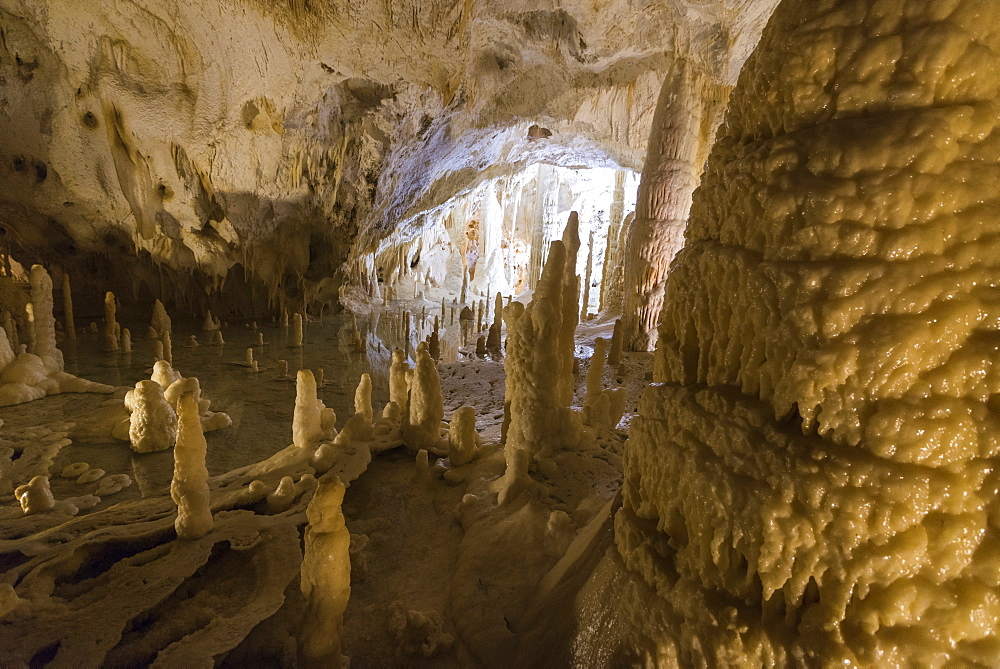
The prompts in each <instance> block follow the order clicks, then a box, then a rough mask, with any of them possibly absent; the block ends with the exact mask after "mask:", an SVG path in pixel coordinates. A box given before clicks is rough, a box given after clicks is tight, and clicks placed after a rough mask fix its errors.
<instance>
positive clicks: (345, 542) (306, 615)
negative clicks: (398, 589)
mask: <svg viewBox="0 0 1000 669" xmlns="http://www.w3.org/2000/svg"><path fill="white" fill-rule="evenodd" d="M344 491H345V487H344V484H343V483H341V482H340V479H339V478H336V477H332V478H321V479H320V480H319V485H318V486H317V487H316V490H315V491H314V492H313V497H312V500H310V502H309V506H308V507H306V519H307V520H308V521H309V524H308V525H306V531H305V541H304V543H305V547H304V552H303V556H302V569H301V578H300V583H301V588H302V595H303V597H305V600H306V605H305V611H303V614H302V622H301V623H300V624H299V635H298V664H299V665H300V666H303V667H322V668H324V669H327V668H329V667H342V666H345V665H346V663H345V662H344V659H343V658H342V656H341V654H340V648H341V632H342V629H343V624H344V610H345V609H346V608H347V602H348V599H349V598H350V596H351V556H350V545H351V534H350V532H348V531H347V526H346V524H345V520H344V513H343V511H342V510H341V505H342V504H343V502H344Z"/></svg>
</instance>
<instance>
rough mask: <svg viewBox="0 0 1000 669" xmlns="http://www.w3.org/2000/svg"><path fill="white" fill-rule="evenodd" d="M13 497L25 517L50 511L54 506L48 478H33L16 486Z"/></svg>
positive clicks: (54, 502) (54, 501)
mask: <svg viewBox="0 0 1000 669" xmlns="http://www.w3.org/2000/svg"><path fill="white" fill-rule="evenodd" d="M14 497H15V498H16V499H17V501H18V502H19V503H20V504H21V510H22V511H23V512H24V515H26V516H29V515H31V514H35V513H45V512H47V511H52V509H54V508H55V506H56V500H55V498H54V497H53V496H52V489H51V488H50V487H49V477H48V476H35V477H34V478H32V479H31V480H30V481H28V482H27V483H25V484H24V485H21V486H18V487H17V488H16V489H15V490H14Z"/></svg>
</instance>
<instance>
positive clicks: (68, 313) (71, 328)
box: [62, 272, 76, 339]
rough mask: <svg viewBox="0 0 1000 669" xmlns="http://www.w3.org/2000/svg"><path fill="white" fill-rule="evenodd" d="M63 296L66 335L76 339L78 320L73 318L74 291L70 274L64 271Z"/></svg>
mask: <svg viewBox="0 0 1000 669" xmlns="http://www.w3.org/2000/svg"><path fill="white" fill-rule="evenodd" d="M62 298H63V324H64V326H65V327H66V336H67V337H69V338H70V339H76V322H75V320H74V319H73V291H72V288H71V287H70V281H69V274H68V273H66V272H63V281H62Z"/></svg>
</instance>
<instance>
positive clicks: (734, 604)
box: [617, 0, 1000, 665]
mask: <svg viewBox="0 0 1000 669" xmlns="http://www.w3.org/2000/svg"><path fill="white" fill-rule="evenodd" d="M998 53H1000V5H997V4H996V3H995V2H992V1H991V0H947V1H945V2H937V1H935V2H930V1H911V2H902V1H899V0H896V1H889V2H876V1H873V0H866V1H862V0H823V1H821V2H805V1H802V0H799V1H797V2H791V1H789V2H784V3H782V4H781V6H779V8H778V9H777V10H776V13H775V16H774V18H773V19H772V21H771V23H770V24H769V26H768V28H767V30H766V31H765V33H764V37H763V38H762V40H761V43H760V46H759V48H758V50H757V52H756V53H755V54H754V55H753V56H752V57H751V59H750V60H749V61H748V63H747V66H746V68H745V69H744V71H743V73H742V75H741V77H740V81H739V83H738V85H737V88H736V90H735V92H734V94H733V97H732V101H731V108H730V110H729V113H728V117H727V120H726V123H725V125H724V126H723V128H722V129H721V130H720V136H719V140H718V142H717V144H716V146H715V148H714V150H713V152H712V156H711V158H710V159H709V164H708V169H707V171H706V173H705V176H704V178H703V180H702V185H701V187H700V190H699V191H698V192H697V193H696V194H695V199H694V204H693V207H692V213H691V217H690V223H689V226H688V229H687V233H686V238H687V239H686V246H685V248H684V249H683V250H682V251H681V252H680V254H679V255H678V257H677V259H676V260H675V261H674V264H673V266H672V269H671V273H670V276H669V278H668V284H667V291H666V294H667V301H666V304H665V306H664V311H663V319H662V323H661V329H660V346H659V349H658V352H657V369H656V380H657V381H660V382H662V384H660V385H654V386H653V387H651V388H650V389H649V390H648V391H647V394H646V396H645V398H644V400H643V403H642V407H641V409H640V413H641V417H640V418H639V419H638V420H636V421H635V422H634V423H633V432H632V435H631V439H630V447H629V448H628V449H627V451H626V453H627V457H626V486H625V498H624V511H623V513H622V514H620V516H619V518H618V519H617V542H618V545H619V550H620V551H621V554H622V556H623V557H624V559H625V561H626V563H627V564H628V565H629V566H630V567H631V568H633V569H635V570H638V571H639V572H641V573H642V574H643V576H644V578H645V580H646V581H647V582H649V583H651V584H655V585H656V586H657V588H658V590H659V592H660V595H661V596H662V597H663V598H664V599H665V600H666V602H667V604H668V608H670V609H672V611H673V612H674V614H672V615H677V616H679V619H680V620H681V621H682V622H683V623H684V631H683V632H682V633H681V634H680V636H679V638H674V640H673V641H670V642H667V641H665V640H664V641H663V643H664V644H668V643H669V644H671V645H672V644H676V645H675V646H674V648H675V650H676V652H677V653H678V654H679V657H680V658H681V659H682V663H688V662H691V663H697V662H701V661H707V662H709V663H710V664H713V663H722V664H730V663H733V662H736V661H739V662H746V663H750V664H771V663H775V664H779V665H781V664H785V663H786V662H789V661H790V660H791V658H797V659H798V660H799V661H802V662H806V663H808V664H816V663H840V662H845V663H851V664H854V663H861V664H870V663H875V664H881V665H885V664H897V663H902V664H905V663H907V662H911V661H914V660H916V659H917V658H919V661H920V662H926V663H928V664H944V663H946V662H949V661H951V662H957V663H960V664H967V663H982V664H987V665H995V664H997V662H1000V645H998V639H997V629H998V623H1000V577H998V574H1000V569H998V567H1000V550H998V548H997V546H998V545H1000V544H998V539H1000V536H998V529H1000V521H998V518H1000V516H998V515H997V512H998V510H1000V505H998V501H1000V497H998V490H1000V477H998V474H997V472H996V471H995V463H996V457H997V454H998V451H1000V422H998V414H997V409H998V406H997V404H996V398H997V397H998V396H1000V395H997V393H998V392H1000V374H998V373H997V367H996V366H995V361H996V360H997V359H998V358H997V347H998V345H1000V339H998V335H997V330H998V327H1000V326H998V324H1000V309H998V305H1000V291H998V288H1000V280H998V276H1000V274H998V271H997V263H998V262H1000V256H998V255H997V253H996V248H995V239H996V236H997V233H998V232H1000V217H998V216H997V204H996V193H997V187H996V185H997V179H998V175H1000V165H998V160H997V159H998V156H1000V133H997V132H996V129H997V126H998V125H1000V123H998V121H1000V102H998V98H1000V76H998V73H1000V57H998V55H997V54H998Z"/></svg>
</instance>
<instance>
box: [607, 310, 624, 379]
mask: <svg viewBox="0 0 1000 669" xmlns="http://www.w3.org/2000/svg"><path fill="white" fill-rule="evenodd" d="M621 361H622V319H620V318H619V319H618V320H616V321H615V329H614V330H612V332H611V347H610V348H609V349H608V365H609V366H610V367H617V366H618V365H619V364H620V363H621Z"/></svg>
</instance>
